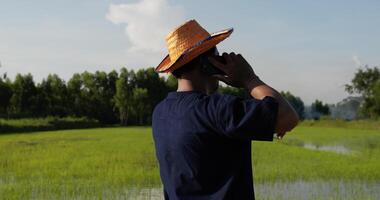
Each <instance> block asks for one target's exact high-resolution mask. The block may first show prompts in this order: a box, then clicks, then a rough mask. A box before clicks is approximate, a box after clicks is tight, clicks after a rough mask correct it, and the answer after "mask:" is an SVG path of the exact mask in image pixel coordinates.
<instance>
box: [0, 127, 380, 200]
mask: <svg viewBox="0 0 380 200" xmlns="http://www.w3.org/2000/svg"><path fill="white" fill-rule="evenodd" d="M252 158H253V165H254V167H253V171H254V181H255V194H256V198H257V199H371V200H372V199H375V200H376V199H380V130H376V129H373V130H365V129H351V128H331V127H316V126H312V127H310V126H300V127H297V128H296V129H295V130H294V131H293V132H291V133H289V134H288V135H287V136H286V137H285V138H284V139H283V140H282V141H274V142H253V146H252ZM0 199H163V197H162V186H161V182H160V178H159V173H158V165H157V161H156V158H155V153H154V145H153V139H152V137H151V128H150V127H128V128H96V129H81V130H65V131H46V132H33V133H19V134H4V135H0Z"/></svg>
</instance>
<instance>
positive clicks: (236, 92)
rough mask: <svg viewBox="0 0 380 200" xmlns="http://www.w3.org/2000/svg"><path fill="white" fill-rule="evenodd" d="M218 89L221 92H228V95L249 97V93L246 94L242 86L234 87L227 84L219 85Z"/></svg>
mask: <svg viewBox="0 0 380 200" xmlns="http://www.w3.org/2000/svg"><path fill="white" fill-rule="evenodd" d="M218 91H219V92H220V93H221V94H229V95H234V96H238V97H241V98H250V94H248V92H247V91H246V90H245V89H243V88H235V87H231V86H229V85H227V86H222V85H219V88H218Z"/></svg>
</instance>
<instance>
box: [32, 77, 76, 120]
mask: <svg viewBox="0 0 380 200" xmlns="http://www.w3.org/2000/svg"><path fill="white" fill-rule="evenodd" d="M38 89H39V90H40V92H39V94H40V97H39V102H38V103H37V104H39V106H38V107H39V111H40V113H41V114H42V113H44V114H45V115H46V116H47V115H51V116H60V117H63V116H66V115H67V114H68V113H69V111H68V109H67V108H68V107H69V104H68V97H67V95H68V94H67V87H66V84H65V81H64V80H62V79H61V78H59V76H58V75H56V74H49V75H48V77H47V78H46V79H44V80H42V82H41V84H39V86H38Z"/></svg>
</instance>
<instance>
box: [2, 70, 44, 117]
mask: <svg viewBox="0 0 380 200" xmlns="http://www.w3.org/2000/svg"><path fill="white" fill-rule="evenodd" d="M12 90H13V94H12V97H11V99H10V105H9V107H10V112H11V114H12V115H14V116H20V117H33V116H37V115H38V108H36V101H37V98H36V97H37V89H36V86H35V84H34V81H33V76H32V75H31V74H27V75H21V74H17V75H16V79H15V81H14V82H13V86H12Z"/></svg>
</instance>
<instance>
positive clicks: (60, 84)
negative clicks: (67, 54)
mask: <svg viewBox="0 0 380 200" xmlns="http://www.w3.org/2000/svg"><path fill="white" fill-rule="evenodd" d="M368 74H370V75H368ZM373 74H375V75H373ZM368 77H370V80H371V81H363V79H368ZM379 77H380V75H379V70H378V69H377V68H375V69H370V68H366V70H362V71H358V72H357V73H356V75H355V78H354V79H353V81H352V83H351V84H349V85H347V86H346V87H347V91H349V92H351V93H355V92H357V93H361V94H362V95H363V96H364V103H363V105H364V106H362V108H361V109H362V110H363V113H368V115H363V116H367V117H374V116H379V111H380V109H379V107H380V103H379V102H380V97H379V96H380V95H379V93H380V92H379V91H380V89H379V86H380V82H379V81H378V80H379ZM368 87H370V88H373V89H368ZM176 89H177V80H176V79H175V78H174V77H173V76H169V77H168V78H164V77H160V76H159V75H158V74H157V73H156V72H155V71H154V68H147V69H140V70H137V71H136V72H135V71H134V70H128V69H126V68H122V69H120V71H119V72H117V71H115V70H114V71H111V72H108V73H107V72H102V71H96V72H94V73H90V72H87V71H86V72H83V73H76V74H74V75H73V76H72V77H71V78H70V79H69V80H68V81H67V82H66V81H64V80H63V79H61V78H60V77H59V76H58V75H56V74H50V75H48V76H47V78H45V79H43V80H42V81H41V82H40V83H35V81H34V80H33V76H32V75H31V74H24V75H22V74H17V75H16V77H15V78H14V80H13V81H12V80H10V79H9V78H8V77H7V76H6V74H4V75H3V76H2V77H0V118H8V119H9V118H44V117H48V116H57V117H67V116H73V117H86V118H89V119H96V120H98V121H99V122H101V123H103V124H115V123H120V124H122V125H148V124H150V123H151V114H152V112H153V109H154V107H155V105H156V104H157V103H158V102H160V101H161V100H162V99H164V98H165V97H166V95H167V93H168V92H169V91H175V90H176ZM219 92H220V93H224V94H233V95H237V96H241V97H243V98H247V97H249V94H248V92H247V91H245V90H244V89H237V88H233V87H229V86H221V87H219ZM281 93H282V95H284V97H285V98H286V99H287V100H288V101H289V102H290V103H291V104H292V105H293V107H294V108H295V109H296V111H297V113H298V114H299V116H300V118H301V119H304V118H307V117H309V118H310V116H307V112H306V109H305V105H304V102H303V101H302V100H301V98H299V97H297V96H294V95H293V94H291V93H290V92H281ZM329 108H330V107H329V105H327V104H324V103H323V102H322V101H319V100H316V101H315V102H314V103H313V104H312V105H311V107H310V109H311V112H312V113H317V115H316V116H314V115H313V116H311V118H319V117H320V116H323V115H329V114H330V109H329Z"/></svg>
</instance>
